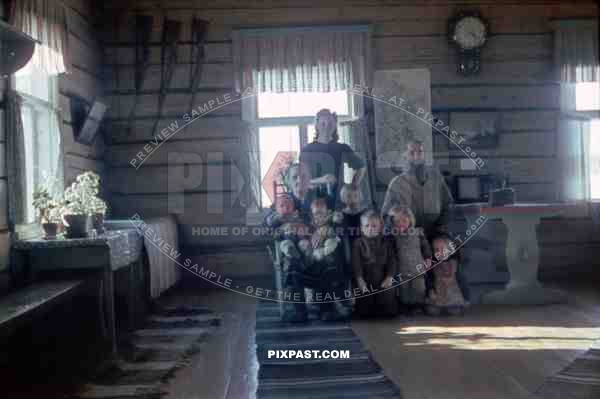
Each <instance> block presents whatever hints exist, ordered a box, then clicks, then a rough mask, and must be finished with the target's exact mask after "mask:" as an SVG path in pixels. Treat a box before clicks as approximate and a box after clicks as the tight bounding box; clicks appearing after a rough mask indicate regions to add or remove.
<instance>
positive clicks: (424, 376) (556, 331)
mask: <svg viewBox="0 0 600 399" xmlns="http://www.w3.org/2000/svg"><path fill="white" fill-rule="evenodd" d="M565 288H567V289H568V291H569V292H570V293H571V299H570V302H569V303H568V304H564V305H553V306H541V307H540V306H533V307H484V306H478V307H474V308H472V309H471V310H470V311H469V312H468V314H467V315H465V316H464V317H456V318H431V317H426V316H416V317H413V318H407V317H403V318H397V319H394V320H389V321H379V322H362V321H361V322H354V323H353V327H354V330H355V331H356V332H357V334H358V335H359V336H360V337H361V339H362V340H363V341H364V342H365V344H366V346H367V348H368V349H369V350H371V353H372V354H373V355H374V357H375V359H376V360H377V361H378V363H379V364H380V365H381V366H382V367H383V369H384V370H385V372H386V374H387V375H388V376H389V377H390V378H391V379H392V380H393V381H394V382H396V383H397V384H398V385H399V386H400V387H401V388H402V391H403V394H404V397H405V398H406V399H434V398H444V399H454V398H456V399H458V398H461V399H464V398H486V399H488V398H489V399H492V398H511V399H516V398H531V397H533V396H532V395H533V392H535V391H536V389H537V388H539V386H540V385H541V384H542V383H543V382H544V380H545V379H546V378H547V377H549V376H551V375H553V374H555V373H557V372H559V371H560V370H561V369H562V368H563V367H565V366H566V365H568V364H569V363H570V362H572V361H573V360H574V359H575V358H576V357H577V355H579V354H580V353H582V352H584V351H585V350H587V349H588V348H589V346H590V344H591V343H592V341H594V340H596V339H599V338H600V292H598V290H597V289H596V290H594V287H593V286H587V287H586V286H567V287H565Z"/></svg>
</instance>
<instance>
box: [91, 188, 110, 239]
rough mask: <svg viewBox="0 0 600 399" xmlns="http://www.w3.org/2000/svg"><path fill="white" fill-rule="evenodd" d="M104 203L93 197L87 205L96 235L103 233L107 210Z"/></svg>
mask: <svg viewBox="0 0 600 399" xmlns="http://www.w3.org/2000/svg"><path fill="white" fill-rule="evenodd" d="M107 208H108V207H107V206H106V202H104V200H102V199H101V198H98V197H94V198H93V199H92V200H91V202H90V204H89V214H90V215H91V216H92V224H93V228H94V229H95V230H96V232H97V233H98V234H102V233H104V217H105V215H106V210H107Z"/></svg>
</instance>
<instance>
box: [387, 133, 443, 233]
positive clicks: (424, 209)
mask: <svg viewBox="0 0 600 399" xmlns="http://www.w3.org/2000/svg"><path fill="white" fill-rule="evenodd" d="M406 157H407V160H408V167H407V169H406V170H405V171H404V172H403V173H402V174H401V175H398V176H396V177H394V178H393V179H392V181H391V182H390V184H389V186H388V189H387V193H386V195H385V200H384V201H383V206H382V209H381V211H382V214H383V215H387V213H388V211H389V210H390V209H391V208H392V207H393V206H394V205H400V206H406V207H409V208H410V209H411V210H412V211H413V213H414V215H415V219H416V224H415V226H416V227H420V228H422V229H423V230H424V232H425V235H426V236H427V237H432V235H433V234H435V233H436V232H446V231H447V224H448V212H449V208H450V204H451V203H452V194H451V193H450V190H449V189H448V186H447V185H446V182H445V181H444V177H443V176H442V174H441V173H440V172H439V170H438V169H437V168H434V167H432V166H428V165H426V164H425V151H424V146H423V142H422V141H419V140H411V141H410V142H409V143H408V145H407V151H406Z"/></svg>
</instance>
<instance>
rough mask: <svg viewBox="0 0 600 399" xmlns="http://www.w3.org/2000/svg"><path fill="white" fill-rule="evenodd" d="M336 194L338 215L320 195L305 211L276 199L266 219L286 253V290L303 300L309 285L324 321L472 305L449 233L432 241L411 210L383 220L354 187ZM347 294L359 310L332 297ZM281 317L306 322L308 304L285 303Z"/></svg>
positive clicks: (453, 310)
mask: <svg viewBox="0 0 600 399" xmlns="http://www.w3.org/2000/svg"><path fill="white" fill-rule="evenodd" d="M339 196H340V200H341V202H342V203H343V206H342V207H341V210H340V211H336V212H333V211H332V210H330V209H329V208H328V202H327V200H326V199H324V198H317V199H314V200H313V201H312V202H311V204H310V213H308V214H303V212H302V210H300V209H296V208H295V207H294V201H293V198H291V197H290V196H289V195H283V196H280V197H278V198H277V199H276V201H275V212H273V213H272V214H271V215H270V216H269V217H268V218H267V220H266V222H267V225H269V226H270V227H272V228H274V230H273V232H274V243H275V245H276V246H277V250H278V251H279V253H280V254H281V258H282V259H281V264H282V276H283V277H282V285H283V288H284V289H286V290H288V291H290V292H293V293H296V294H299V295H301V297H302V298H304V290H305V288H311V289H312V290H313V291H314V293H315V294H314V295H315V297H316V299H317V301H314V302H315V303H318V304H319V312H320V317H321V319H322V320H335V319H341V318H346V317H349V316H350V314H351V312H352V311H354V313H355V314H356V315H357V316H359V317H377V316H394V315H396V314H398V313H399V312H400V311H401V310H404V311H406V312H410V313H414V312H418V311H419V310H422V311H424V312H425V313H426V314H430V315H440V314H444V313H445V314H451V315H456V314H460V313H462V311H463V309H464V307H465V306H466V305H467V304H468V302H467V301H466V300H465V295H464V294H463V291H462V290H461V288H460V286H459V283H458V280H457V269H458V266H459V257H458V252H457V251H456V248H455V247H454V243H453V241H452V239H451V238H450V237H449V236H448V235H444V234H439V235H436V236H434V237H430V240H428V239H427V237H425V235H424V234H423V231H422V229H419V228H416V226H415V217H414V215H413V213H412V211H411V210H410V208H408V207H402V206H394V207H392V209H391V210H390V211H389V212H388V213H387V214H386V215H380V214H378V213H376V212H374V211H372V210H366V209H362V208H361V206H360V204H361V202H362V201H361V195H360V191H359V190H357V189H355V188H354V187H353V186H351V185H344V186H343V187H342V188H341V190H340V194H339ZM350 284H352V287H350V288H349V285H350ZM349 289H350V291H351V292H353V293H354V294H355V295H353V296H354V297H355V299H356V300H355V303H354V309H352V307H351V306H349V304H350V303H351V302H350V301H347V300H346V301H336V300H334V299H335V298H344V299H347V297H344V291H345V290H349ZM319 294H321V297H319V296H318V295H319ZM327 295H329V299H331V300H328V298H327ZM307 300H308V302H310V298H307ZM319 301H320V302H319ZM282 317H283V319H284V320H286V321H304V320H306V319H307V310H306V304H305V303H304V302H303V301H300V302H293V303H286V304H285V306H284V312H283V315H282Z"/></svg>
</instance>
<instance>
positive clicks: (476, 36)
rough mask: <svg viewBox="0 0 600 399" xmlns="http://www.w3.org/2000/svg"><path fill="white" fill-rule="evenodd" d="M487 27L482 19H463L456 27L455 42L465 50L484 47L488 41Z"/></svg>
mask: <svg viewBox="0 0 600 399" xmlns="http://www.w3.org/2000/svg"><path fill="white" fill-rule="evenodd" d="M486 30H487V29H486V26H485V24H484V23H483V21H482V20H481V19H480V18H477V17H464V18H461V19H460V20H459V21H458V22H457V23H456V25H455V27H454V36H453V39H454V41H455V42H456V43H457V44H458V45H459V46H460V47H461V48H462V49H464V50H472V49H475V48H478V47H481V46H483V44H484V43H485V40H486V35H487V32H486Z"/></svg>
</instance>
